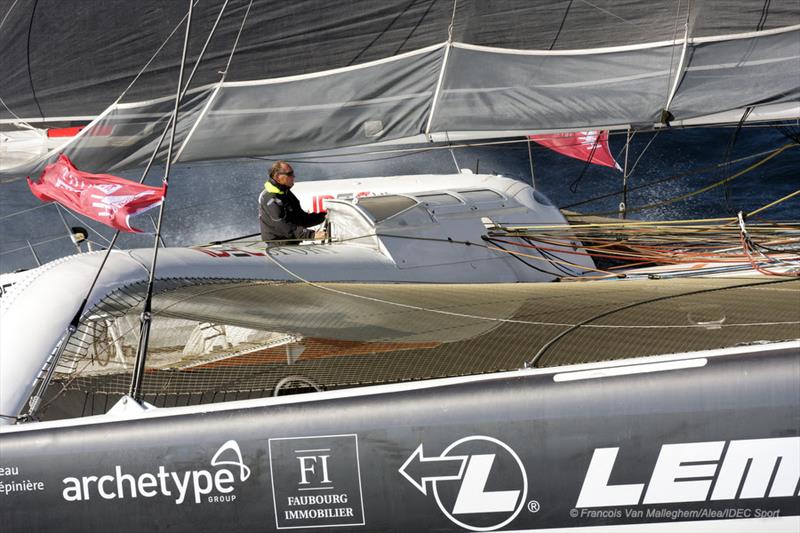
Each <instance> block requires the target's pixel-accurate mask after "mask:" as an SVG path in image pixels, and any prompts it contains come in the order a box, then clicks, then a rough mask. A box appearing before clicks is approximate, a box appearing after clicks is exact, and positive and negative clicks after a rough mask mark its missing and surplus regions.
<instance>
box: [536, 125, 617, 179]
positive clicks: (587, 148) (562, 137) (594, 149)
mask: <svg viewBox="0 0 800 533" xmlns="http://www.w3.org/2000/svg"><path fill="white" fill-rule="evenodd" d="M528 137H529V138H530V140H532V141H535V142H537V143H539V144H541V145H542V146H546V147H547V148H550V149H551V150H554V151H556V152H558V153H560V154H564V155H566V156H569V157H574V158H575V159H580V160H581V161H586V162H588V163H594V164H595V165H603V166H604V167H612V168H616V169H617V170H622V169H621V168H620V166H619V165H618V164H617V162H616V161H614V156H612V155H611V150H610V149H609V147H608V132H607V131H573V132H569V133H554V134H550V135H529V136H528Z"/></svg>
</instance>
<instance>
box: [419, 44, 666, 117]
mask: <svg viewBox="0 0 800 533" xmlns="http://www.w3.org/2000/svg"><path fill="white" fill-rule="evenodd" d="M673 48H674V47H672V46H662V47H657V48H649V49H644V50H629V51H621V52H609V53H599V54H575V55H535V54H517V53H513V52H509V51H485V50H474V49H464V48H459V47H454V48H453V49H451V51H450V57H449V60H448V66H447V72H446V75H445V81H444V84H443V88H442V93H441V95H440V99H439V103H437V108H436V111H435V114H434V120H433V127H432V128H431V129H432V130H433V131H480V130H486V131H492V130H498V129H500V130H524V129H530V130H542V129H563V128H574V127H591V126H599V125H615V124H629V123H637V122H639V123H645V122H649V123H652V122H653V121H654V120H655V119H656V118H657V117H658V114H659V111H660V109H661V107H663V105H664V102H665V101H666V95H667V88H668V83H667V79H668V76H669V72H670V68H669V65H670V61H671V59H672V58H673V56H674V51H673Z"/></svg>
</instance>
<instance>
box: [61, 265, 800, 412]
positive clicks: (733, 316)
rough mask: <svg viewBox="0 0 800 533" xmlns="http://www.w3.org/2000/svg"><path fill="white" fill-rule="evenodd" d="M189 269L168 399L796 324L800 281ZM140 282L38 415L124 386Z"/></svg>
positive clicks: (652, 346) (579, 354)
mask: <svg viewBox="0 0 800 533" xmlns="http://www.w3.org/2000/svg"><path fill="white" fill-rule="evenodd" d="M181 283H182V282H179V281H177V280H174V281H173V282H171V284H166V285H162V286H161V287H160V293H159V294H158V296H157V297H156V299H155V305H154V309H155V310H156V319H155V321H154V328H153V332H152V337H151V349H150V355H149V358H148V371H147V373H146V375H145V378H144V384H143V386H144V391H143V392H144V398H145V400H146V401H149V402H151V403H154V404H156V405H159V406H172V405H186V404H197V403H210V402H219V401H226V400H234V399H243V398H249V397H261V396H271V395H273V394H275V391H276V387H277V388H278V389H279V391H278V392H279V393H280V394H286V393H291V392H303V391H310V390H315V389H325V390H331V389H339V388H346V387H355V386H361V385H374V384H381V383H396V382H403V381H410V380H424V379H430V378H441V377H447V376H463V375H471V374H484V373H490V372H498V371H503V370H513V369H518V368H522V367H523V366H525V365H526V364H530V363H531V362H533V363H534V365H535V366H537V367H552V366H559V365H570V364H577V363H586V362H595V361H605V360H614V359H622V358H630V357H639V356H646V355H656V354H664V353H677V352H685V351H695V350H705V349H715V348H722V347H729V346H733V345H737V344H750V343H757V342H761V341H780V340H787V339H794V338H797V337H798V336H800V307H799V306H797V301H798V296H799V295H800V281H798V280H785V279H784V280H781V279H778V280H775V279H768V278H766V279H765V278H761V279H758V278H751V279H746V278H740V279H732V278H729V279H726V278H713V279H712V278H707V279H669V280H636V281H633V280H632V281H623V282H592V283H580V282H576V283H569V282H564V283H539V284H523V285H520V284H497V285H440V284H436V285H426V284H377V285H375V284H345V283H334V284H322V285H316V284H315V285H312V284H303V283H266V282H230V283H225V282H221V281H218V282H217V283H214V284H206V283H202V284H201V283H199V282H194V283H189V284H188V285H187V286H185V287H182V288H176V287H177V286H178V285H180V284H181ZM140 292H141V287H138V286H137V287H128V288H127V289H125V290H122V291H117V292H116V293H115V294H114V295H113V296H112V297H110V298H107V299H106V301H105V302H104V303H103V304H102V305H101V306H98V307H97V308H96V309H95V310H94V311H93V312H92V314H91V315H90V317H91V318H90V319H89V320H85V321H84V322H83V324H82V326H81V330H80V331H79V333H78V334H77V335H76V336H75V337H74V339H75V342H74V343H73V344H72V345H71V348H70V350H68V353H67V355H66V357H65V358H64V359H63V360H62V361H61V364H60V366H59V372H58V374H57V376H58V377H57V380H56V381H55V382H54V383H53V384H52V385H51V388H50V391H49V393H48V395H49V397H50V398H51V399H52V398H54V397H56V396H59V398H58V401H56V402H53V403H52V404H51V405H53V406H54V407H53V411H52V412H51V414H50V415H48V414H47V409H45V416H67V415H66V414H65V409H71V410H72V411H73V412H71V413H69V414H68V416H76V415H79V414H81V413H84V414H86V413H93V412H102V411H103V409H104V408H105V407H107V404H108V401H113V399H114V398H116V397H118V396H120V395H122V394H124V393H126V392H127V390H128V386H129V383H130V371H131V368H132V367H133V356H134V352H135V345H136V340H137V333H138V319H137V305H138V304H137V302H138V301H139V299H140ZM131 306H133V307H131ZM562 334H563V336H560V335H562ZM279 384H280V385H279ZM65 397H66V398H67V401H66V403H64V399H65Z"/></svg>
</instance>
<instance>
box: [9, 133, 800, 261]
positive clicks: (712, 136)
mask: <svg viewBox="0 0 800 533" xmlns="http://www.w3.org/2000/svg"><path fill="white" fill-rule="evenodd" d="M798 132H800V127H798V125H797V124H794V125H789V126H785V127H784V128H782V129H776V128H773V127H759V128H743V129H741V130H739V131H738V133H737V131H736V129H735V128H706V129H689V130H667V131H663V132H661V133H658V134H656V133H638V134H636V135H635V136H634V137H633V139H632V141H631V143H630V147H629V154H628V166H629V168H631V167H633V165H634V164H635V163H636V166H635V168H634V169H633V172H632V173H631V175H630V176H629V178H628V189H629V193H628V201H627V206H628V208H629V209H631V210H632V212H631V213H630V214H629V218H635V219H645V220H657V219H673V220H675V219H693V218H711V217H727V216H732V215H734V214H735V213H736V212H737V211H739V210H742V211H744V212H749V211H752V210H755V209H757V208H760V207H762V206H764V205H766V204H768V203H770V202H772V201H774V200H776V199H778V198H781V197H783V196H785V195H787V194H789V193H791V192H793V191H795V190H797V189H800V147H793V148H789V149H787V150H785V151H784V152H782V153H781V154H779V155H777V156H776V157H774V158H772V159H771V160H769V161H767V162H765V163H763V164H762V165H761V166H759V167H758V168H755V169H753V170H751V171H748V172H746V173H744V174H743V175H741V176H739V177H737V178H735V179H733V180H731V181H729V182H728V183H727V184H725V185H721V186H717V187H714V188H712V189H710V190H708V191H707V192H705V193H702V194H699V195H696V196H692V197H690V198H687V199H685V200H682V201H678V202H673V203H668V204H666V205H662V206H658V207H653V208H648V209H644V210H638V208H639V207H641V206H645V205H650V204H654V203H661V202H666V201H669V200H670V199H673V198H676V197H678V196H681V195H686V194H688V193H691V192H692V191H697V190H699V189H702V188H704V187H708V186H710V185H712V184H714V183H716V182H718V181H720V180H722V179H724V178H726V177H730V176H733V175H735V174H737V173H739V172H741V171H743V170H745V169H747V168H748V167H750V166H751V165H753V164H755V163H758V162H759V161H760V160H762V159H764V158H765V157H766V156H767V155H768V153H764V154H762V155H760V156H755V157H751V156H754V154H759V153H762V152H770V151H773V150H775V149H777V148H780V147H781V146H784V145H787V144H792V143H793V141H792V140H790V138H789V137H787V135H786V134H787V133H790V134H793V135H795V136H796V135H797V133H798ZM734 136H735V142H734ZM610 144H611V151H612V153H613V154H614V155H615V156H617V161H618V162H619V163H620V164H622V163H623V159H624V155H623V154H622V149H623V147H624V145H625V134H624V133H623V134H612V136H611V139H610ZM417 148H419V147H417ZM423 148H425V147H423ZM383 150H385V151H389V150H394V148H391V149H390V148H384V149H383ZM359 152H360V151H358V150H352V149H351V150H341V151H340V154H349V155H338V156H337V157H333V158H332V157H330V156H328V155H326V154H319V153H318V154H311V155H305V156H303V157H299V156H295V157H292V156H287V157H286V158H287V159H289V160H290V161H292V163H293V165H294V168H295V172H296V174H297V176H298V178H297V179H298V180H300V181H303V180H321V179H338V178H352V177H368V176H392V175H404V174H418V173H452V172H455V170H456V168H469V169H471V170H473V171H475V170H478V171H479V172H482V173H492V172H494V173H498V174H503V175H506V176H510V177H514V178H517V179H521V180H524V181H526V182H530V181H531V171H530V163H529V158H528V145H527V143H526V142H511V143H506V144H494V145H487V146H480V147H476V146H472V147H460V148H454V149H452V150H450V149H423V150H416V151H406V152H398V151H392V152H388V153H371V152H370V153H368V152H363V151H362V152H360V153H359ZM532 153H533V160H534V181H535V186H536V188H537V189H538V190H539V191H541V192H543V193H544V194H545V195H547V196H548V197H549V198H550V200H551V201H552V202H553V203H554V204H556V205H558V206H559V207H567V208H569V209H571V210H574V211H580V212H582V213H593V214H604V215H607V216H610V215H614V214H615V213H616V212H617V210H618V205H619V203H620V201H621V199H622V195H621V189H622V173H620V172H619V171H616V170H614V169H610V168H605V167H599V166H595V165H592V166H589V167H587V166H586V165H585V164H584V163H583V162H581V161H577V160H573V159H569V158H567V157H565V156H562V155H559V154H557V153H554V152H551V151H549V150H547V149H544V148H542V147H539V146H538V145H535V144H533V145H532ZM739 158H748V159H746V160H744V161H741V162H738V163H731V164H727V165H724V164H723V163H725V162H726V161H729V160H735V159H739ZM637 160H638V163H637ZM272 161H274V159H266V158H265V159H256V158H253V159H240V160H235V161H216V162H202V163H189V164H182V165H178V166H176V167H175V168H173V172H172V176H171V179H170V189H169V197H168V200H167V204H166V211H165V222H164V232H163V237H164V241H165V243H166V245H167V246H177V245H188V244H202V243H205V242H209V241H212V240H222V239H227V238H233V237H237V236H242V235H247V234H252V233H256V232H257V231H258V221H257V218H256V217H257V198H258V194H259V192H260V190H261V188H262V187H263V182H264V176H265V173H266V168H267V167H268V166H269V165H270V164H271V163H272ZM456 162H457V165H458V166H456ZM720 164H723V165H722V166H719V165H720ZM160 172H161V171H160V169H155V170H154V171H151V173H150V175H149V177H148V180H147V182H148V183H151V184H157V183H158V182H159V181H160V176H161V174H160ZM119 175H122V176H124V177H128V178H131V179H135V180H138V179H139V176H140V171H138V170H135V169H134V170H130V171H125V172H120V173H119ZM598 198H599V199H598ZM156 215H157V211H156V210H153V211H150V214H149V215H148V214H144V215H140V216H138V217H136V218H135V220H134V222H133V225H134V226H135V227H139V228H141V229H144V230H147V231H152V230H153V227H154V224H153V222H152V221H151V218H150V217H152V218H155V217H156ZM64 216H65V220H66V226H77V225H80V226H83V227H85V228H87V229H89V230H90V239H91V240H92V241H94V242H97V243H99V244H101V245H102V244H104V243H105V242H106V240H107V239H110V238H111V236H112V235H113V230H112V229H110V228H107V227H104V226H102V225H101V224H98V223H96V222H94V221H92V220H88V219H84V218H80V217H78V218H76V217H75V216H74V215H72V214H70V213H65V214H64ZM760 216H762V217H763V218H765V219H769V220H800V197H794V198H792V199H790V200H787V201H786V202H783V203H781V204H779V205H777V206H776V207H774V208H771V209H769V210H767V211H764V212H763V213H762V214H761V215H760ZM79 219H80V220H79ZM28 243H30V245H31V246H32V247H33V248H34V250H35V252H36V255H37V256H38V258H39V260H40V261H41V262H46V261H50V260H53V259H55V258H58V257H61V256H64V255H67V254H70V253H74V252H75V247H74V245H72V243H71V242H70V240H69V238H68V236H67V231H66V227H65V223H64V221H62V220H61V218H60V217H59V214H58V212H57V210H56V208H55V206H53V205H43V204H41V203H40V202H39V201H38V200H37V199H36V198H35V197H34V196H33V195H32V194H31V193H30V191H29V190H28V186H27V184H26V183H25V181H24V180H18V181H13V182H10V183H3V184H0V272H9V271H13V270H16V269H20V268H32V267H35V266H36V262H35V260H34V258H33V254H32V253H31V250H30V248H29V246H28ZM118 246H120V247H122V248H135V247H150V246H152V236H151V235H133V234H124V235H123V236H121V237H120V240H119V244H118Z"/></svg>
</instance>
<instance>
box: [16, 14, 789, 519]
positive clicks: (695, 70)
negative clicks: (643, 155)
mask: <svg viewBox="0 0 800 533" xmlns="http://www.w3.org/2000/svg"><path fill="white" fill-rule="evenodd" d="M43 4H47V3H45V2H34V3H33V4H32V5H31V4H30V3H25V2H18V1H12V2H5V3H4V4H3V8H2V12H1V13H0V14H1V15H2V19H0V28H2V30H3V31H2V32H0V42H2V45H3V46H2V50H3V57H2V59H0V61H2V62H3V64H6V65H9V68H7V69H5V70H6V71H10V72H11V73H12V74H13V75H11V76H9V77H8V78H7V81H6V82H5V83H4V87H3V88H2V89H0V97H2V99H3V101H2V103H3V106H2V109H0V113H2V114H0V118H2V123H3V124H6V125H11V124H13V123H25V124H28V125H30V124H36V123H37V122H40V123H41V124H42V125H45V126H46V125H47V124H48V123H54V124H55V123H62V124H63V123H64V122H69V123H72V122H74V121H80V120H86V119H90V120H91V121H90V123H89V124H88V125H87V126H86V127H84V128H83V129H81V130H80V132H79V133H78V134H77V135H76V136H75V137H74V138H73V139H71V140H70V141H69V142H67V143H65V144H64V145H63V146H59V147H58V148H57V149H55V150H52V151H49V152H47V153H46V154H44V155H42V156H37V157H35V158H33V159H32V160H29V161H15V164H14V165H8V164H7V165H5V166H4V167H3V168H4V170H3V173H4V176H6V177H9V178H12V179H13V178H15V177H20V176H24V175H26V174H31V175H34V174H35V173H36V172H38V171H39V170H41V169H42V168H43V167H44V165H46V164H47V163H50V162H52V161H53V160H54V159H55V158H56V157H57V156H58V155H59V154H61V153H65V154H68V155H69V156H70V158H71V159H72V160H73V161H75V162H76V164H77V165H78V166H79V167H80V168H82V169H87V170H90V171H95V172H100V171H102V172H108V171H113V170H115V169H123V168H128V167H136V166H146V168H147V169H150V167H151V165H152V164H153V163H154V162H158V161H161V162H165V167H166V168H165V177H164V181H165V183H166V181H167V180H168V175H169V167H170V165H171V164H172V163H173V162H175V161H195V160H203V159H219V158H229V157H242V156H253V155H263V154H265V153H285V152H288V151H291V150H293V149H295V150H296V149H297V147H298V146H302V147H303V149H305V150H317V149H326V148H334V147H342V146H357V145H365V144H378V143H384V144H386V143H411V142H432V141H444V142H450V141H454V140H458V139H475V138H489V137H501V136H502V137H506V136H512V135H522V134H525V135H527V134H531V133H535V132H554V131H571V130H584V129H589V128H591V129H600V128H612V129H624V130H636V129H637V128H652V127H654V126H656V127H670V126H672V127H675V126H681V125H683V126H689V125H692V124H713V123H739V124H740V125H741V124H744V123H745V122H752V121H765V120H787V119H797V118H798V117H800V104H799V103H798V95H800V81H799V80H798V76H797V73H798V72H800V70H798V68H799V67H800V9H798V6H797V3H796V2H766V3H763V2H755V1H745V2H728V1H723V0H720V1H712V2H702V3H701V2H685V3H684V2H682V1H677V2H675V1H657V2H640V3H630V4H625V5H617V4H616V3H614V2H592V3H590V2H572V1H569V2H555V3H550V2H548V3H532V4H530V5H529V4H527V3H517V2H496V3H495V2H493V3H485V2H478V1H473V2H469V1H464V0H459V1H453V2H435V1H412V2H407V1H399V0H398V1H382V2H368V1H364V2H358V3H357V5H350V4H347V5H334V4H333V3H331V4H325V3H318V2H292V3H290V4H286V3H278V2H271V1H247V0H242V1H233V0H231V1H215V2H203V1H202V0H198V1H196V2H194V3H191V2H189V3H188V4H189V6H190V7H188V13H187V12H186V11H187V5H184V4H183V3H179V2H173V3H166V4H165V3H161V2H136V3H121V4H120V3H115V4H114V5H113V6H112V7H108V5H107V4H106V5H104V4H103V3H102V2H99V1H91V2H84V3H82V4H81V6H80V9H78V10H77V11H76V12H75V13H74V17H75V19H74V20H70V21H67V20H65V19H64V17H63V14H64V8H63V7H62V6H63V4H61V3H54V4H53V5H43ZM179 4H180V6H179ZM87 21H88V22H87ZM23 22H24V24H23ZM93 25H94V26H93ZM139 25H140V26H141V27H137V28H136V31H138V32H140V33H137V34H136V35H137V37H136V38H131V37H130V35H132V30H131V27H134V26H139ZM184 25H185V39H184V42H183V48H182V50H183V59H182V60H181V61H180V63H178V64H177V65H176V63H175V57H179V56H180V54H178V53H175V54H173V55H174V57H171V56H170V55H169V54H168V53H167V52H169V49H170V48H171V47H173V45H174V46H178V45H177V44H176V41H178V40H179V38H178V37H177V35H179V33H180V32H177V29H178V27H181V26H184ZM198 28H199V31H198ZM190 29H191V31H190ZM170 32H172V34H175V35H176V37H175V38H173V39H171V40H170V39H169V38H167V37H168V36H170V35H171V34H170ZM40 35H46V36H47V39H48V40H47V43H48V45H47V46H46V48H47V53H46V54H42V55H37V54H36V53H35V50H36V47H35V46H33V47H32V44H35V43H37V42H38V41H37V37H39V36H40ZM77 36H80V39H78V38H77ZM57 38H58V39H57ZM73 38H74V39H73ZM25 43H27V44H25ZM191 45H196V46H195V47H194V48H192V46H191ZM54 47H55V48H57V47H63V48H65V50H66V51H67V52H68V54H69V55H68V56H65V55H64V54H63V53H61V54H60V53H57V52H59V51H58V50H53V48H54ZM156 49H158V50H159V51H160V52H161V53H156V55H153V56H152V57H151V58H150V61H147V59H146V58H147V57H150V56H151V55H152V53H153V51H154V50H156ZM188 49H193V50H200V52H198V53H196V58H195V60H194V61H193V65H192V68H191V69H190V68H189V66H188V65H186V63H187V60H186V58H187V50H188ZM31 50H33V51H34V53H31ZM143 57H145V60H142V58H143ZM189 57H191V56H189ZM67 58H68V59H69V60H67ZM145 62H146V68H145V69H141V66H142V63H145ZM190 63H191V61H190ZM19 65H24V66H25V67H27V69H24V70H26V71H27V73H26V75H23V74H24V73H23V72H22V71H21V70H20V69H19V68H18V67H19ZM170 66H172V67H176V66H179V67H180V72H181V74H180V76H179V77H178V78H179V79H178V90H177V94H176V96H174V97H167V96H165V95H166V94H169V92H170V90H171V89H169V88H168V85H167V83H170V84H174V80H172V81H169V80H170V79H171V74H170V72H169V71H170V69H169V68H168V67H170ZM184 66H186V68H185V69H184ZM184 70H186V72H187V73H188V74H186V76H185V77H184ZM95 71H97V72H100V74H97V73H96V72H95ZM172 71H173V72H174V69H172ZM44 73H47V75H43V74H44ZM105 73H111V74H108V75H107V76H106V74H105ZM137 73H138V74H139V75H137ZM104 76H105V77H104ZM134 77H136V78H137V79H138V80H137V82H136V83H130V80H131V79H132V78H134ZM173 78H174V76H173ZM190 84H193V86H192V87H191V88H190ZM126 87H127V89H126ZM123 89H124V91H123ZM120 92H122V94H123V96H124V97H119V98H117V95H118V94H119V93H120ZM109 94H113V96H111V97H110V98H109V97H108V95H109ZM114 98H117V100H116V101H114V103H113V104H112V105H111V106H109V107H107V108H105V109H104V110H102V109H99V108H98V106H100V103H101V102H108V101H110V100H113V99H114ZM37 117H38V119H37ZM173 124H175V127H174V128H173V127H172V125H173ZM7 137H8V138H11V136H7ZM17 163H19V164H17ZM9 167H13V168H9ZM147 172H148V171H147V170H146V171H145V175H146V174H147ZM304 187H308V185H307V184H300V185H298V193H299V194H301V195H303V194H305V195H306V196H311V195H316V196H314V198H315V199H314V204H315V206H317V204H318V202H319V201H320V199H321V198H323V197H324V198H325V199H326V200H325V202H326V208H327V209H328V211H329V234H330V237H329V239H328V240H327V241H326V242H323V243H314V244H302V245H270V246H266V245H265V244H264V243H261V242H256V241H252V240H247V239H239V240H236V241H233V242H218V243H214V244H209V245H204V246H196V247H186V248H181V247H176V248H161V249H159V247H158V246H155V247H154V248H153V249H147V250H113V249H112V248H113V243H112V246H111V247H109V250H108V251H99V252H91V253H82V254H78V255H74V256H71V257H65V258H62V259H59V260H56V261H53V262H50V263H48V264H45V265H43V266H41V267H39V268H36V269H33V270H30V271H26V272H21V273H17V274H14V275H13V276H12V277H4V278H3V284H4V285H7V286H5V287H4V292H3V296H2V299H1V300H0V311H2V319H0V332H1V335H0V407H1V409H0V414H2V415H3V423H4V424H5V425H4V426H3V427H2V428H1V429H0V506H1V507H2V515H3V530H4V531H86V530H89V529H104V530H113V531H136V532H138V531H150V530H170V531H191V532H197V531H276V530H282V529H301V530H308V531H327V530H329V528H330V527H339V528H342V529H343V530H347V531H397V532H408V531H429V530H430V531H464V530H469V531H500V530H509V531H511V530H513V531H543V530H549V531H573V530H575V531H577V530H591V531H720V532H721V531H796V530H797V529H798V528H799V527H800V494H799V493H798V491H800V414H798V413H800V353H799V352H800V340H798V338H800V332H798V326H799V325H800V316H798V313H800V311H799V310H798V309H800V306H798V305H797V302H798V290H799V289H798V282H797V281H796V280H797V274H798V266H797V254H796V242H797V235H796V233H797V225H796V224H793V223H790V222H787V223H783V224H779V225H776V224H768V223H758V222H753V221H752V220H751V219H749V218H748V217H746V216H744V214H742V215H740V216H739V217H738V218H736V219H731V220H724V221H708V220H701V221H693V223H691V224H687V223H684V224H674V223H670V222H669V221H666V222H660V223H645V222H638V223H631V222H628V221H618V220H607V219H606V220H585V219H584V220H580V221H579V222H576V223H575V224H573V225H571V226H570V225H567V224H566V221H565V219H564V216H563V215H562V213H561V212H559V210H558V209H556V208H554V207H553V206H552V205H550V204H549V203H548V202H547V201H546V199H545V198H544V197H542V196H541V195H540V194H538V193H537V192H536V191H534V190H533V188H532V187H531V186H529V185H527V184H525V183H522V182H519V181H515V180H511V179H508V178H504V177H501V176H492V175H485V174H473V173H471V172H463V173H459V174H453V175H446V176H442V175H429V174H419V175H415V176H401V177H392V178H385V177H384V178H369V179H359V180H347V179H345V180H341V181H338V182H326V183H324V184H314V185H313V192H309V190H308V189H307V188H306V189H305V190H303V189H304ZM326 188H327V189H326ZM165 203H166V202H165ZM163 207H164V205H163V204H162V209H163ZM162 213H163V211H162ZM160 220H161V218H160V217H159V221H160ZM159 224H160V222H159ZM687 258H688V259H687ZM156 259H157V260H156ZM595 260H599V261H597V262H596V261H595ZM601 261H606V263H609V262H610V263H609V264H605V265H603V264H600V262H601ZM637 261H638V262H643V263H647V264H648V265H649V266H648V267H647V268H630V267H628V268H627V269H625V270H618V269H616V267H618V266H619V263H621V262H627V263H635V262H637ZM681 263H682V264H681ZM101 266H102V268H101ZM591 278H597V279H592V281H586V280H588V279H591ZM553 280H560V281H561V282H560V283H543V282H546V281H553ZM6 282H7V283H6ZM531 282H538V283H531ZM141 324H144V327H140V325H141Z"/></svg>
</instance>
